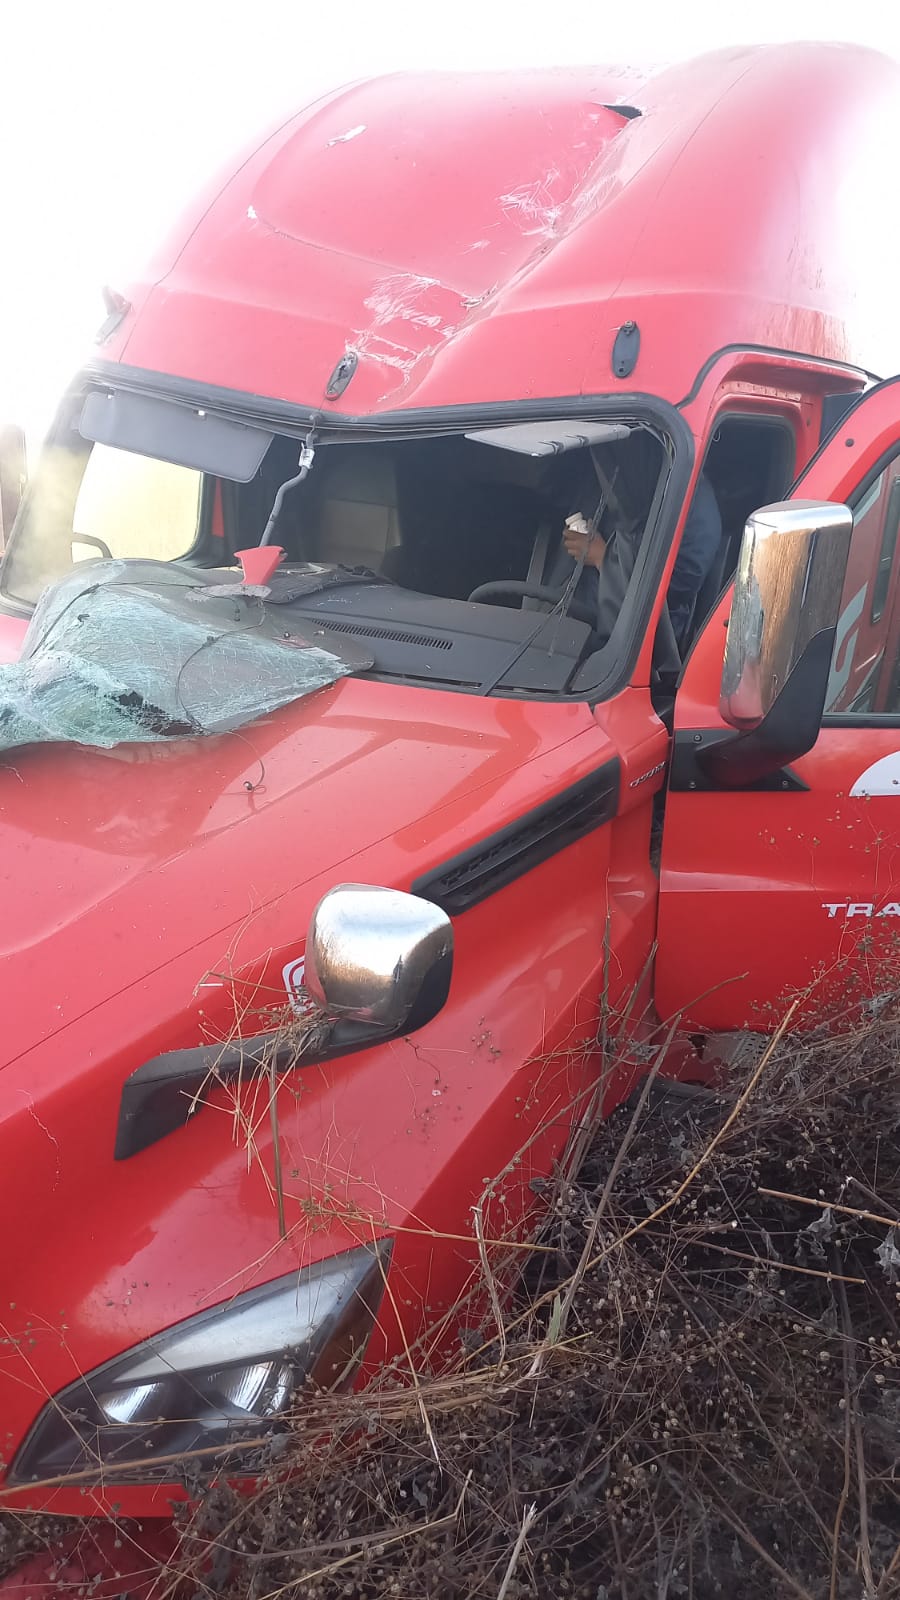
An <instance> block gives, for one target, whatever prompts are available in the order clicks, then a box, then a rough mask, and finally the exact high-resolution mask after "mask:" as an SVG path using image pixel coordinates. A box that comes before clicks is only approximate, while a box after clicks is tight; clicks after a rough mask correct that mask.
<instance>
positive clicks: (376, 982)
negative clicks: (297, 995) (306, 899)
mask: <svg viewBox="0 0 900 1600" xmlns="http://www.w3.org/2000/svg"><path fill="white" fill-rule="evenodd" d="M452 968H453V928H452V925H451V922H450V918H449V917H448V916H447V914H446V912H445V911H441V910H440V908H439V907H438V906H434V905H432V904H431V903H430V902H429V901H427V900H421V899H419V897H418V896H417V895H413V894H404V893H403V892H402V891H401V890H399V889H380V888H376V887H374V886H372V885H370V884H363V883H342V884H339V885H338V886H337V887H336V888H334V889H330V890H329V892H328V894H326V895H325V896H324V897H323V899H321V900H320V901H319V904H318V905H317V906H316V909H315V911H314V912H313V915H312V920H311V923H310V928H309V935H308V937H307V941H306V971H305V976H304V983H305V987H306V988H307V989H308V991H309V993H310V994H311V995H312V996H313V998H314V999H315V1000H317V1001H318V1003H319V1004H320V1005H321V1006H323V1007H324V1008H325V1010H326V1011H327V1012H328V1013H329V1014H330V1015H331V1016H332V1017H334V1018H336V1019H339V1018H344V1019H346V1020H348V1021H353V1022H364V1023H369V1024H370V1025H373V1026H375V1027H378V1028H383V1029H384V1030H385V1032H387V1033H396V1032H399V1031H401V1030H403V1031H406V1032H412V1031H413V1029H414V1028H418V1027H422V1026H423V1024H424V1023H425V1022H428V1021H430V1019H431V1018H432V1017H433V1016H435V1015H436V1014H437V1012H438V1011H439V1010H440V1009H441V1007H442V1006H443V1005H444V1003H445V1001H446V999H447V995H448V993H449V990H450V975H451V972H452Z"/></svg>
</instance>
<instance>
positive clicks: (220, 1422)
mask: <svg viewBox="0 0 900 1600" xmlns="http://www.w3.org/2000/svg"><path fill="white" fill-rule="evenodd" d="M390 1250H391V1246H390V1243H389V1242H387V1241H382V1242H381V1243H379V1244H378V1245H377V1246H373V1247H369V1246H362V1247H360V1248H359V1249H357V1250H350V1251H349V1252H348V1253H347V1254H346V1255H340V1256H331V1257H330V1258H329V1259H327V1260H325V1261H320V1262H318V1263H316V1265H314V1266H310V1267H306V1268H304V1269H303V1271H302V1272H299V1273H296V1272H294V1273H291V1274H290V1276H289V1277H286V1278H276V1279H275V1281H274V1282H273V1283H267V1284H264V1285H263V1287H262V1288H259V1289H250V1290H249V1291H248V1292H247V1293H246V1294H241V1295H237V1296H236V1297H235V1298H234V1299H233V1300H229V1301H228V1302H226V1304H224V1305H222V1306H216V1307H214V1308H213V1309H212V1310H211V1311H201V1312H200V1313H199V1315H197V1316H195V1317H189V1318H188V1319H187V1321H186V1322H179V1323H177V1324H176V1325H175V1327H174V1328H168V1329H167V1330H166V1332H165V1333H161V1334H158V1335H157V1336H156V1337H155V1338H153V1339H148V1340H147V1341H146V1342H145V1343H144V1344H140V1345H136V1346H135V1347H134V1348H133V1349H131V1350H129V1351H127V1352H126V1354H125V1355H123V1356H118V1357H117V1358H116V1359H115V1360H114V1361H108V1362H107V1363H106V1365H105V1366H102V1367H97V1368H96V1370H95V1371H94V1372H92V1373H89V1374H88V1376H87V1377H86V1378H81V1379H79V1380H78V1382H77V1383H73V1384H70V1385H69V1387H68V1388H67V1389H63V1390H62V1391H61V1392H60V1393H59V1394H57V1395H55V1396H54V1397H53V1399H52V1400H51V1401H50V1402H49V1404H48V1405H46V1406H45V1407H44V1409H43V1411H42V1412H41V1414H40V1416H39V1417H38V1419H37V1421H36V1423H35V1424H34V1427H33V1428H32V1429H31V1432H30V1433H29V1434H28V1437H27V1438H26V1439H25V1441H24V1443H23V1444H22V1447H21V1449H20V1450H19V1451H18V1453H17V1455H16V1457H15V1459H14V1461H13V1463H12V1467H11V1469H10V1474H9V1481H10V1482H11V1483H33V1482H35V1480H37V1479H41V1478H55V1477H60V1476H65V1475H66V1474H68V1473H75V1472H79V1473H80V1472H84V1471H85V1470H86V1469H87V1470H89V1469H91V1468H94V1469H96V1470H97V1471H98V1473H102V1474H103V1476H104V1477H107V1476H108V1475H109V1473H110V1472H111V1471H112V1472H115V1473H116V1474H117V1476H118V1475H121V1481H127V1482H136V1481H140V1480H141V1479H145V1478H158V1477H163V1476H167V1475H168V1476H170V1477H171V1476H174V1475H176V1474H177V1458H178V1457H179V1456H182V1455H187V1454H189V1453H190V1452H192V1451H196V1450H203V1451H204V1452H207V1454H206V1455H205V1456H204V1457H203V1458H201V1461H200V1462H199V1463H198V1464H199V1465H200V1466H203V1465H205V1466H206V1467H207V1468H209V1469H213V1468H215V1466H216V1465H217V1463H216V1457H215V1447H216V1446H225V1445H232V1446H233V1445H234V1444H235V1442H237V1443H238V1444H239V1441H240V1439H241V1438H242V1436H243V1437H246V1438H248V1439H251V1438H253V1439H257V1438H259V1436H260V1435H261V1434H266V1433H271V1432H273V1431H274V1430H275V1429H276V1428H277V1427H278V1425H279V1418H283V1416H284V1413H285V1412H286V1411H288V1410H289V1409H290V1407H291V1404H292V1402H294V1401H295V1400H296V1399H297V1397H298V1391H299V1390H300V1389H301V1387H302V1385H303V1383H304V1381H305V1380H307V1379H310V1380H311V1381H312V1382H313V1383H314V1384H315V1385H316V1386H317V1387H320V1388H334V1387H344V1386H345V1385H346V1384H348V1383H349V1382H350V1381H351V1379H352V1378H353V1375H354V1373H355V1371H356V1369H357V1367H358V1366H359V1363H360V1361H361V1360H362V1356H363V1353H364V1351H365V1347H366V1343H367V1341H368V1338H369V1335H370V1334H371V1332H372V1328H373V1326H374V1323H375V1317H376V1315H377V1313H378V1306H379V1304H380V1301H381V1295H382V1291H383V1288H384V1274H385V1272H386V1270H387V1264H388V1260H389V1258H390ZM211 1450H212V1454H211V1455H210V1454H209V1452H210V1451H211ZM173 1457H174V1458H176V1459H175V1461H174V1462H173ZM160 1458H164V1460H160ZM223 1459H224V1460H226V1461H227V1462H228V1464H229V1465H233V1466H234V1468H235V1470H239V1469H241V1468H242V1469H244V1470H247V1466H248V1454H247V1453H246V1452H245V1453H244V1454H243V1455H242V1454H241V1451H240V1449H231V1450H229V1451H228V1452H227V1455H226V1456H225V1457H224V1458H223Z"/></svg>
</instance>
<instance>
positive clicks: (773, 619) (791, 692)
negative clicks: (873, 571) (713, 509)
mask: <svg viewBox="0 0 900 1600" xmlns="http://www.w3.org/2000/svg"><path fill="white" fill-rule="evenodd" d="M852 531H853V514H852V512H851V511H850V510H849V509H848V508H847V506H844V505H832V504H831V503H830V502H827V501H823V502H821V503H818V502H815V501H811V500H788V501H784V502H783V503H781V504H778V505H772V506H764V507H763V508H762V510H760V511H756V512H754V514H753V516H752V517H750V519H749V520H748V522H747V525H746V527H745V529H744V540H743V543H742V545H741V553H740V559H739V561H738V569H737V573H736V575H735V582H734V599H733V602H732V607H731V617H730V619H729V623H728V634H727V638H726V641H725V658H724V661H723V665H722V680H721V687H720V693H719V712H720V715H721V717H722V720H723V721H724V722H726V723H728V725H729V726H730V727H731V728H734V729H735V730H736V732H737V734H738V737H737V738H734V737H733V736H731V735H729V736H727V737H726V738H724V739H722V738H721V736H719V737H718V738H717V740H716V741H714V742H712V743H711V744H710V746H709V748H708V749H707V750H705V751H704V752H703V757H702V765H703V767H704V769H705V771H706V773H707V776H708V777H710V778H711V779H712V780H713V781H714V782H716V783H720V784H726V785H741V784H747V783H753V782H756V781H758V780H759V779H761V778H764V777H766V776H767V775H768V774H770V773H773V772H777V770H778V768H779V767H783V766H784V765H786V764H787V763H788V762H790V761H795V760H797V759H798V757H800V756H803V755H806V753H807V751H809V750H811V749H812V747H813V745H814V744H815V742H816V739H817V738H818V735H819V729H820V727H821V723H822V714H823V712H824V709H825V698H826V694H827V690H828V678H829V674H830V670H831V657H832V652H833V649H834V636H835V629H836V627H837V622H838V617H839V615H840V609H841V595H842V592H843V587H844V577H845V574H846V570H847V558H848V555H849V552H850V535H851V533H852Z"/></svg>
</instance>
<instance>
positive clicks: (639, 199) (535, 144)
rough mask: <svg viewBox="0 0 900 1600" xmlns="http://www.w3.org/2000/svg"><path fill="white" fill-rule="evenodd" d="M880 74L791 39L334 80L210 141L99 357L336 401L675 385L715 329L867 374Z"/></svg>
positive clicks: (879, 328) (888, 113) (376, 402)
mask: <svg viewBox="0 0 900 1600" xmlns="http://www.w3.org/2000/svg"><path fill="white" fill-rule="evenodd" d="M898 77H900V72H898V68H897V66H896V65H895V64H894V63H892V62H890V61H888V60H886V59H885V58H882V57H880V56H878V55H877V54H875V53H873V52H869V51H865V50H861V49H856V48H851V47H848V46H829V45H796V46H786V47H774V46H770V47H760V48H755V49H734V50H727V51H720V52H717V53H715V54H713V55H710V56H706V57H701V58H699V59H698V60H696V61H693V62H688V63H685V64H683V65H680V66H676V67H672V68H668V69H665V70H663V71H658V72H654V73H649V74H644V75H641V74H640V73H639V72H636V71H628V70H625V69H616V68H603V67H598V68H579V69H572V70H560V69H556V70H547V71H534V72H526V73H521V72H517V73H481V74H470V75H465V74H450V73H435V74H427V75H421V76H413V75H398V76H395V77H387V78H382V79H376V80H373V81H369V82H364V83H360V84H358V85H355V86H352V87H350V88H349V89H346V90H342V91H340V92H338V93H336V94H333V95H331V96H329V97H327V98H326V99H324V100H322V101H319V102H318V103H317V104H315V105H313V106H311V107H309V108H307V109H306V110H304V111H302V112H300V113H299V114H298V115H297V116H296V117H294V118H293V119H291V120H290V121H289V122H288V123H286V124H285V125H284V126H282V127H281V128H279V129H278V130H277V131H276V132H274V133H273V134H271V135H270V136H269V137H268V139H266V140H265V141H264V142H263V143H261V144H260V145H259V146H258V148H256V149H255V150H253V151H251V152H250V153H249V155H247V156H245V158H244V159H243V160H235V163H234V167H233V171H232V173H231V175H230V176H228V175H227V174H226V177H225V178H224V180H223V179H222V178H220V179H219V180H217V182H216V183H215V184H213V185H212V187H211V189H210V191H209V192H208V193H207V194H206V195H205V196H203V197H202V198H201V199H200V200H199V201H198V203H197V205H196V206H195V207H194V209H193V211H192V212H191V213H190V214H189V215H188V216H186V217H185V218H184V219H183V220H182V222H181V223H180V225H179V227H178V228H176V230H175V232H174V233H173V235H172V237H171V238H170V239H169V240H168V241H167V242H166V244H165V245H164V246H163V248H162V250H161V251H160V253H159V255H158V257H157V259H156V260H155V261H154V262H153V263H151V264H150V267H149V269H148V272H147V275H146V279H145V281H144V282H142V283H137V284H135V285H131V286H130V287H129V289H128V295H129V298H130V299H131V300H132V302H133V307H134V309H132V310H131V311H130V312H129V314H128V315H127V316H126V318H125V320H124V322H123V323H122V325H121V327H120V328H119V329H118V331H117V332H116V333H115V335H114V337H113V338H112V339H111V340H110V341H109V343H108V344H107V345H106V347H105V348H104V349H103V351H102V354H103V355H104V357H109V358H111V359H113V360H116V359H118V360H121V361H123V362H125V363H126V364H128V365H130V366H136V367H142V368H149V369H152V370H154V371H160V372H165V373H169V374H174V375H177V376H180V377H183V378H188V379H193V380H199V381H201V382H203V383H205V384H209V385H216V386H222V387H225V388H230V389H236V390H240V391H242V392H245V393H251V394H255V395H261V396H266V397H270V398H273V399H278V400H284V401H290V402H296V403H298V404H300V405H303V406H320V405H321V406H322V407H323V409H324V410H325V411H328V410H334V411H338V412H342V413H349V414H354V415H360V416H364V415H371V414H375V413H378V412H384V411H391V410H395V409H397V408H408V407H421V406H444V405H453V404H471V403H477V402H483V401H491V400H511V399H520V398H542V397H549V396H563V395H566V396H568V395H579V394H594V393H608V392H610V391H611V390H613V391H614V390H615V389H617V388H622V387H625V388H628V389H638V390H641V391H644V392H653V393H656V394H661V395H663V396H665V397H666V398H668V399H670V400H673V401H675V402H677V401H678V400H680V399H681V398H682V397H683V396H684V394H685V393H686V392H687V391H688V390H689V389H690V387H691V384H692V383H693V381H694V379H695V376H696V374H697V372H698V370H699V368H700V367H701V365H702V364H703V362H704V361H705V360H707V359H708V358H709V356H710V355H711V354H713V353H714V352H715V351H716V350H718V349H720V348H721V347H722V346H723V345H726V344H733V343H747V344H756V345H765V346H767V347H770V348H786V349H792V350H796V351H799V352H805V353H810V354H818V355H823V356H828V357H829V358H830V359H833V360H843V361H847V362H848V363H853V364H855V365H860V366H865V367H868V368H870V369H873V370H882V371H883V370H889V369H891V368H892V367H893V366H895V365H896V366H900V351H896V352H894V353H893V354H892V353H889V352H888V350H887V349H886V345H887V343H888V341H889V335H890V334H891V328H890V321H891V318H892V316H893V312H892V310H891V312H890V313H889V314H888V313H887V307H888V305H891V306H892V302H893V285H892V284H889V283H888V282H887V276H888V275H887V274H886V273H885V272H884V264H883V263H879V260H878V256H879V252H878V251H873V249H872V228H873V226H874V225H875V223H876V217H875V215H873V211H872V205H873V201H874V199H875V197H876V196H877V194H878V192H879V191H878V180H879V174H880V176H881V179H882V185H881V204H880V207H879V209H880V211H881V213H882V214H883V210H884V201H885V199H886V196H887V193H888V192H889V185H888V187H887V188H885V185H886V184H888V179H887V176H886V173H887V164H888V162H889V160H890V156H891V153H892V149H893V148H896V136H897V132H898V131H900V130H898V128H897V103H898V101H900V94H898ZM635 111H639V112H640V115H635V114H634V112H635ZM891 259H893V257H892V256H891ZM882 279H884V281H881V280H882ZM630 321H634V322H636V323H637V324H638V327H639V329H640V350H639V355H638V359H637V364H636V366H635V369H634V372H633V374H632V375H631V376H630V377H629V378H628V380H627V382H624V383H623V380H621V379H619V378H617V377H616V375H615V373H614V371H613V367H612V345H613V341H614V339H615V335H616V331H617V329H618V328H619V327H620V326H621V325H622V324H623V323H626V322H630ZM341 363H343V365H341ZM335 374H336V381H335V382H334V383H333V384H332V397H331V398H330V399H329V398H327V391H328V388H329V382H330V380H332V378H333V375H335Z"/></svg>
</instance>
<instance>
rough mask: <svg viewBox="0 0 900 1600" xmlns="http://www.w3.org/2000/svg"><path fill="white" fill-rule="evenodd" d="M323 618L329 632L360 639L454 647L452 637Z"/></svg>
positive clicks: (444, 648)
mask: <svg viewBox="0 0 900 1600" xmlns="http://www.w3.org/2000/svg"><path fill="white" fill-rule="evenodd" d="M323 620H324V621H325V628H326V630H327V632H328V633H352V634H355V635H356V637H357V638H358V639H385V640H387V642H388V643H389V644H420V645H423V646H424V647H425V648H426V649H428V650H452V649H453V640H452V639H442V638H440V637H439V636H438V635H436V634H432V633H410V632H409V631H408V630H406V629H404V628H379V627H378V626H377V624H374V623H368V622H332V620H331V618H330V617H329V618H328V619H327V620H325V619H323Z"/></svg>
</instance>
